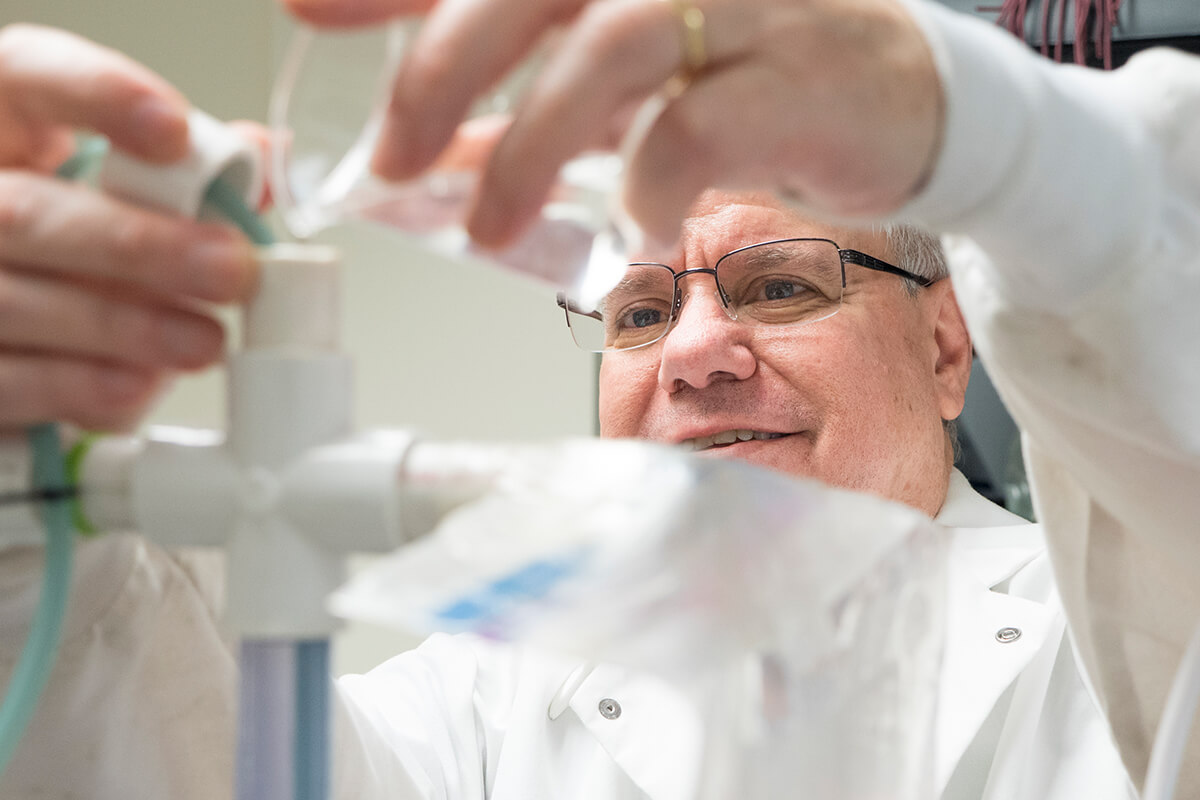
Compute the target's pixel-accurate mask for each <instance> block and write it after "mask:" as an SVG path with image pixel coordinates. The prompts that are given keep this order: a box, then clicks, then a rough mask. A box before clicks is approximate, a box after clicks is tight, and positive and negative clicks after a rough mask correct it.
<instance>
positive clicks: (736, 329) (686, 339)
mask: <svg viewBox="0 0 1200 800" xmlns="http://www.w3.org/2000/svg"><path fill="white" fill-rule="evenodd" d="M685 281H686V282H687V283H688V284H690V285H689V286H686V287H681V288H682V289H683V298H684V299H683V305H682V306H681V307H680V309H679V311H678V312H677V314H676V319H675V322H674V324H673V325H672V326H671V330H670V331H669V332H668V333H667V336H666V338H665V339H663V345H662V361H661V363H660V364H659V368H658V383H659V386H660V387H662V389H663V390H664V391H666V392H667V393H668V394H674V393H675V392H678V391H680V390H682V389H684V388H687V387H691V388H693V389H703V388H705V387H707V386H710V385H711V384H714V383H718V382H720V381H740V380H745V379H746V378H749V377H750V376H751V375H753V374H754V370H755V369H756V365H757V359H756V358H755V356H754V353H753V351H752V350H751V341H750V339H751V331H750V329H749V327H748V326H746V325H742V324H739V323H737V322H735V321H734V320H733V319H731V318H730V316H729V314H728V313H727V312H726V311H725V306H724V305H723V304H722V303H721V300H720V297H719V296H718V294H717V288H716V286H715V285H714V284H713V282H712V278H711V277H708V276H701V275H689V276H688V277H687V278H685Z"/></svg>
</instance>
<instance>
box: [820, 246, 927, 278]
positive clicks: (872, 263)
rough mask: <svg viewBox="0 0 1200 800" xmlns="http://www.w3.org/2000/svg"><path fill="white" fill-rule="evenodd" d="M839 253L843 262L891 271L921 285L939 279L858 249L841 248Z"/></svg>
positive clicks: (881, 270)
mask: <svg viewBox="0 0 1200 800" xmlns="http://www.w3.org/2000/svg"><path fill="white" fill-rule="evenodd" d="M838 253H839V254H840V255H841V257H842V262H843V263H845V262H850V263H851V264H858V265H859V266H860V267H866V268H867V269H873V270H876V271H877V272H890V273H892V274H893V275H899V276H900V277H901V278H908V279H909V280H910V281H914V282H916V283H918V284H920V285H921V286H933V284H935V283H937V281H934V280H931V279H930V278H926V277H924V276H921V275H918V274H916V273H915V272H909V271H908V270H906V269H901V268H900V267H897V266H896V265H894V264H889V263H888V262H886V261H880V260H879V259H878V258H875V256H869V255H867V254H866V253H862V252H859V251H858V250H839V251H838Z"/></svg>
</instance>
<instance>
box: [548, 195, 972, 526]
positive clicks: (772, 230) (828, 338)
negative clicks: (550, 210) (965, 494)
mask: <svg viewBox="0 0 1200 800" xmlns="http://www.w3.org/2000/svg"><path fill="white" fill-rule="evenodd" d="M813 237H816V238H813ZM892 240H896V241H903V242H904V244H905V245H906V247H905V250H906V252H905V253H904V254H903V257H902V258H901V257H899V256H898V255H897V253H895V252H894V246H893V244H892ZM682 242H683V252H682V253H681V259H680V264H679V266H678V267H676V268H675V274H674V275H673V274H672V272H671V268H670V267H668V266H667V265H654V264H635V265H632V266H631V267H630V272H629V274H628V275H627V276H626V281H625V282H624V283H623V284H622V285H621V286H618V287H617V289H616V290H614V291H613V292H612V293H611V294H610V295H609V297H608V298H606V300H605V305H604V307H605V311H606V312H607V313H606V320H605V323H604V324H605V326H606V327H607V328H608V330H609V335H608V336H606V337H605V344H604V348H605V349H606V350H607V351H608V352H606V355H605V357H604V360H603V363H602V366H601V371H600V426H601V433H602V435H604V436H606V437H618V436H633V437H638V438H643V439H650V440H653V441H660V442H666V443H672V444H676V443H678V444H687V445H688V446H690V447H692V448H694V449H695V450H697V451H699V452H701V453H703V454H706V455H711V456H718V457H729V458H738V459H742V460H745V461H749V462H751V463H754V464H758V465H761V466H765V467H771V468H774V469H778V470H781V471H783V472H788V473H791V474H794V475H801V476H806V477H813V478H818V479H820V480H822V481H824V482H826V483H828V484H831V485H834V486H840V487H844V488H848V489H855V490H861V491H866V492H871V493H874V494H878V495H881V496H883V497H887V498H890V499H893V500H898V501H900V502H903V503H906V504H908V505H911V506H914V507H916V508H919V509H921V510H922V511H924V512H926V513H927V514H929V515H930V516H933V515H936V514H937V512H938V511H939V510H940V509H941V507H942V503H943V501H944V499H945V497H946V488H947V485H948V482H949V477H950V469H951V465H952V463H953V446H952V443H951V442H950V440H949V437H948V435H947V433H946V430H945V427H946V426H945V425H944V423H945V422H949V421H951V420H953V419H955V418H956V417H957V416H958V415H959V413H960V412H961V410H962V406H963V397H964V393H965V391H966V386H967V378H968V375H969V374H970V369H971V344H970V337H969V335H968V334H967V329H966V325H965V323H964V322H963V319H962V315H961V314H960V313H959V310H958V306H957V305H956V304H955V302H954V292H953V290H952V289H951V287H950V283H949V281H944V280H941V279H942V278H944V277H945V276H946V268H945V264H944V262H943V261H942V260H941V259H940V251H939V250H938V247H937V242H936V240H934V239H932V238H931V237H929V236H927V235H924V234H920V233H918V232H916V231H915V230H914V229H900V232H898V233H897V235H895V236H893V237H890V238H889V236H888V235H887V234H885V233H882V232H880V233H864V232H855V231H851V230H843V229H837V228H830V227H828V226H825V227H822V226H819V225H816V224H815V223H813V222H811V221H808V220H805V219H804V218H802V217H800V216H799V215H797V214H796V213H795V212H792V211H789V210H787V209H785V208H783V207H781V206H780V205H779V204H778V203H777V202H775V201H772V200H771V199H770V198H768V197H766V196H750V195H740V196H727V195H722V194H719V193H715V192H710V193H708V194H706V195H705V196H704V197H703V199H702V200H701V201H700V202H699V203H698V205H697V206H696V209H695V211H694V213H693V215H692V217H691V218H690V219H689V220H688V222H687V225H686V226H685V233H684V236H683V239H682ZM897 261H904V262H905V263H910V264H911V263H912V262H914V261H916V262H919V264H918V266H917V267H916V269H919V270H921V274H914V273H912V272H909V271H907V270H906V269H905V268H903V267H897V266H894V263H893V262H897ZM922 284H927V285H922ZM718 287H719V288H718ZM676 290H677V291H678V296H676V294H675V292H676ZM568 318H569V320H570V321H571V325H572V328H573V330H574V329H579V328H580V326H581V325H585V324H588V318H587V317H585V316H584V315H580V314H574V313H572V314H569V315H568ZM654 337H661V338H658V339H656V340H653V341H650V340H651V339H653V338H654ZM576 339H577V341H579V342H580V343H581V344H583V342H584V340H583V338H582V336H580V335H578V334H577V335H576Z"/></svg>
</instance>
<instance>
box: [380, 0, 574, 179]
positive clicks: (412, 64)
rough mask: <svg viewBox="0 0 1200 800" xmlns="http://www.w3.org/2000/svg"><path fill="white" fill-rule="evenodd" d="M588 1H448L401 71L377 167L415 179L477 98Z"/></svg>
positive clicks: (437, 11) (385, 174)
mask: <svg viewBox="0 0 1200 800" xmlns="http://www.w3.org/2000/svg"><path fill="white" fill-rule="evenodd" d="M583 2H585V0H539V2H537V3H534V2H530V0H507V2H493V3H485V2H479V0H442V2H440V3H438V4H437V5H436V6H435V7H434V9H433V11H432V13H431V14H430V15H429V18H428V20H427V21H426V22H425V25H424V26H423V27H422V29H421V32H420V34H419V35H418V36H417V39H416V41H415V42H414V43H413V46H412V50H411V51H410V53H409V54H408V56H407V57H406V58H405V60H404V63H403V64H402V65H401V67H400V71H399V73H398V74H397V76H396V81H395V84H394V86H393V90H392V99H391V104H390V105H389V107H388V112H387V116H386V118H385V120H384V126H383V130H382V132H381V134H380V143H379V147H378V149H377V150H376V152H375V158H374V162H373V163H372V168H373V169H374V170H375V172H377V173H378V174H380V175H382V176H383V177H385V178H391V179H399V178H410V177H413V176H414V175H416V174H417V173H419V172H420V171H421V170H423V169H424V168H426V167H428V166H429V165H430V164H431V163H432V162H433V160H434V159H435V158H436V157H437V154H438V153H439V152H440V151H441V150H442V148H443V147H445V145H446V144H447V143H448V142H449V141H450V139H451V138H452V136H453V135H454V132H455V130H456V128H457V127H458V124H459V123H460V122H461V121H462V119H463V117H464V116H465V115H466V113H467V110H468V109H469V108H470V106H471V104H472V102H473V101H474V100H475V98H476V97H477V96H479V95H480V94H482V93H483V92H484V91H485V90H486V89H487V88H488V87H489V86H491V85H492V84H493V83H494V82H495V81H496V80H497V79H498V78H499V77H500V76H501V75H503V74H504V73H505V72H507V71H508V70H509V69H510V68H511V67H512V66H513V65H515V64H516V63H517V62H519V61H520V60H521V58H522V57H523V56H524V55H525V54H526V53H527V52H528V51H529V50H530V49H531V48H532V46H533V45H534V43H535V42H536V41H537V40H538V38H539V36H540V35H541V34H542V33H543V32H545V31H546V30H547V29H548V28H549V27H550V26H551V25H552V24H553V23H554V22H556V21H558V20H559V19H562V18H563V17H564V15H569V14H571V13H574V12H575V11H576V10H577V9H578V8H579V7H580V6H581V5H582V3H583Z"/></svg>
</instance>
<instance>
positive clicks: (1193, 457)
mask: <svg viewBox="0 0 1200 800" xmlns="http://www.w3.org/2000/svg"><path fill="white" fill-rule="evenodd" d="M910 7H911V8H912V9H913V10H914V12H915V16H916V17H917V18H918V20H919V22H920V24H921V25H922V26H923V27H924V29H925V31H926V33H927V36H928V38H929V40H930V42H931V45H932V46H933V49H934V52H935V57H936V60H937V61H938V65H939V70H940V72H941V76H942V80H943V86H944V88H945V91H946V98H947V125H946V130H945V139H944V145H943V152H942V156H941V158H940V160H939V163H938V165H937V168H936V170H935V172H934V174H933V176H932V179H931V182H930V184H929V186H928V187H927V189H926V190H925V191H924V192H923V193H922V195H921V196H920V197H918V198H917V199H916V200H915V201H914V202H913V203H912V204H911V205H910V206H909V207H908V208H906V209H904V210H903V213H902V217H903V218H904V219H906V220H908V221H916V222H919V223H921V224H924V225H926V226H928V227H930V228H933V229H935V230H939V231H943V232H947V233H954V234H960V235H958V236H949V237H947V242H948V245H949V250H950V258H951V271H952V276H953V280H954V284H955V290H956V292H957V295H958V299H959V303H960V305H961V306H962V308H963V311H964V314H965V315H966V318H967V322H968V326H969V327H970V329H971V332H972V335H973V338H974V342H975V345H976V349H977V351H978V352H979V354H980V355H981V357H982V358H983V359H984V361H985V363H986V364H987V366H988V369H989V372H990V373H991V375H992V377H993V379H994V381H995V383H996V386H997V388H998V390H999V392H1000V394H1001V396H1002V398H1003V399H1004V401H1005V404H1006V405H1007V406H1008V408H1009V410H1010V411H1011V412H1012V414H1013V416H1014V418H1015V419H1016V421H1017V423H1018V425H1019V426H1020V427H1021V429H1022V431H1023V436H1024V438H1025V442H1026V459H1027V462H1028V464H1029V468H1030V474H1031V480H1032V482H1033V488H1034V494H1035V501H1036V503H1037V508H1038V513H1039V517H1040V519H1041V521H1042V522H1043V523H1044V525H1045V528H1046V531H1047V537H1048V541H1049V547H1050V552H1051V555H1052V557H1053V560H1054V566H1055V573H1056V577H1057V579H1058V582H1059V585H1060V591H1061V594H1062V597H1063V602H1064V606H1065V608H1066V612H1067V616H1068V619H1069V621H1070V627H1071V632H1072V636H1073V639H1074V641H1075V644H1076V646H1077V648H1078V651H1079V653H1080V656H1081V658H1082V660H1083V663H1084V664H1085V666H1086V671H1087V676H1088V678H1089V680H1090V681H1091V683H1092V686H1093V688H1094V689H1095V691H1096V693H1097V694H1098V696H1099V701H1100V703H1101V705H1102V706H1103V708H1104V710H1105V713H1106V716H1107V717H1108V720H1109V723H1110V725H1111V727H1112V728H1113V730H1114V734H1115V737H1116V739H1117V742H1118V745H1119V747H1120V749H1121V753H1122V758H1123V759H1124V761H1125V763H1126V766H1127V767H1128V769H1129V771H1130V774H1131V776H1132V777H1133V778H1134V780H1135V782H1136V783H1138V784H1139V785H1140V784H1141V783H1142V782H1143V779H1144V775H1145V770H1146V765H1147V762H1148V759H1149V753H1150V749H1151V747H1152V744H1153V740H1154V735H1155V731H1156V729H1157V725H1158V721H1159V718H1160V716H1161V712H1162V708H1163V705H1164V702H1165V697H1166V694H1167V691H1168V688H1169V686H1170V682H1171V680H1172V678H1173V675H1174V672H1175V668H1176V666H1177V664H1178V662H1179V659H1180V656H1181V654H1182V651H1183V648H1184V646H1185V645H1186V642H1187V639H1188V637H1189V636H1190V635H1191V633H1192V630H1193V629H1194V628H1195V626H1196V625H1197V623H1198V622H1200V588H1198V587H1200V526H1198V525H1197V522H1196V521H1197V519H1200V405H1198V404H1197V398H1198V397H1200V313H1198V311H1197V306H1198V304H1200V59H1197V58H1195V57H1192V56H1187V55H1184V54H1182V53H1177V52H1173V51H1167V50H1157V51H1150V52H1147V53H1144V54H1141V55H1139V56H1137V57H1136V58H1134V59H1133V60H1132V61H1131V62H1130V64H1128V65H1127V66H1125V67H1124V68H1122V69H1120V70H1117V71H1115V72H1113V73H1102V72H1099V71H1095V70H1084V69H1081V68H1077V67H1062V66H1056V65H1052V64H1051V63H1050V62H1048V61H1045V60H1044V59H1040V58H1036V57H1033V56H1032V55H1031V53H1030V52H1029V51H1027V50H1026V49H1025V48H1024V46H1023V45H1021V44H1020V43H1018V42H1017V41H1016V40H1015V39H1012V38H1011V37H1008V36H1007V35H1006V34H1004V33H1002V32H1000V31H998V30H995V29H994V28H992V27H991V26H988V25H986V24H984V23H982V22H981V21H979V20H973V19H968V18H964V17H960V16H958V15H954V14H951V13H950V12H947V11H945V10H944V9H940V8H936V7H932V6H924V5H917V4H916V3H913V4H911V5H910ZM1188 764H1189V766H1188V770H1189V772H1188V773H1187V774H1185V777H1184V782H1183V783H1182V784H1181V791H1180V795H1179V796H1188V797H1190V796H1200V737H1193V741H1192V750H1191V752H1190V754H1189V758H1188Z"/></svg>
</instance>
